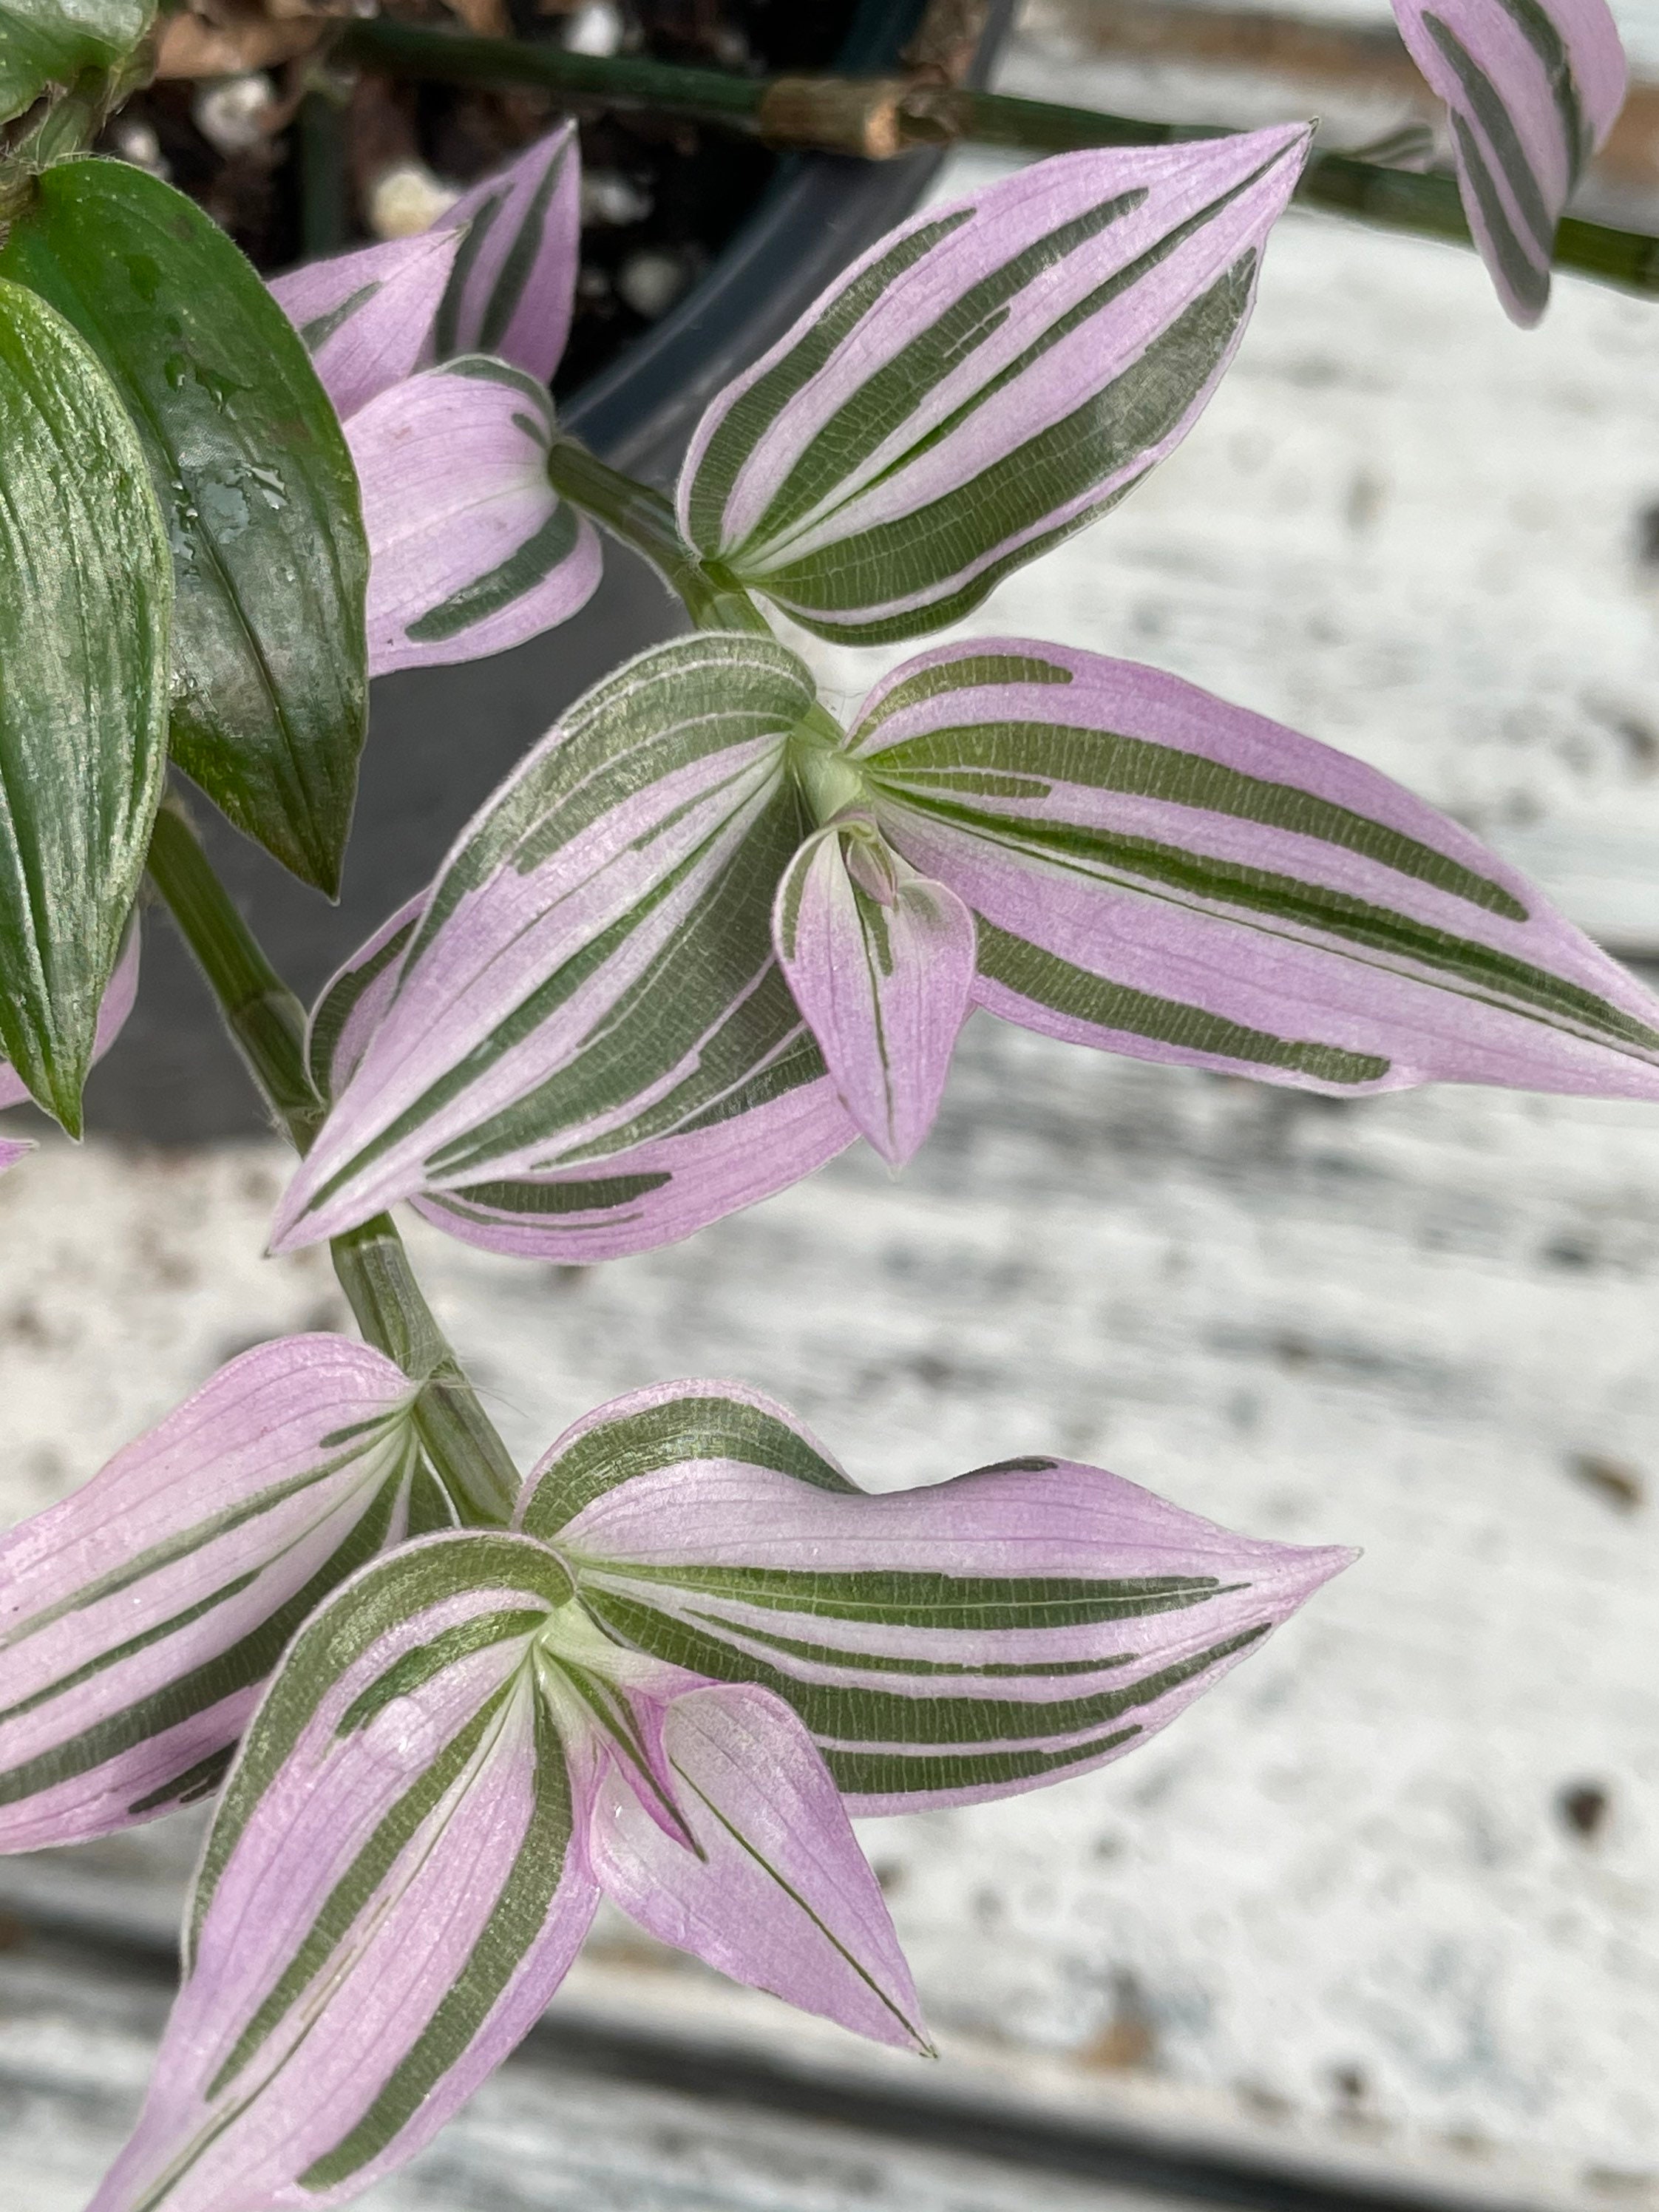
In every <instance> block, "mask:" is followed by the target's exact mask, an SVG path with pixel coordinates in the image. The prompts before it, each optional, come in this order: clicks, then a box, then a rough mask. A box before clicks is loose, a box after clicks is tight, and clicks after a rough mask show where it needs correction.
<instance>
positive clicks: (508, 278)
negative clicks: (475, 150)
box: [430, 123, 581, 385]
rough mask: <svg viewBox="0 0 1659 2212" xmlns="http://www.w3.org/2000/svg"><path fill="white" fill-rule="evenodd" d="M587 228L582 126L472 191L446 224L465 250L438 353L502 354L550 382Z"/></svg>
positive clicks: (542, 141)
mask: <svg viewBox="0 0 1659 2212" xmlns="http://www.w3.org/2000/svg"><path fill="white" fill-rule="evenodd" d="M580 222H581V163H580V153H579V150H578V147H577V143H576V126H575V125H574V123H566V124H563V125H561V127H560V128H559V129H558V130H556V131H550V133H549V134H548V136H547V137H544V138H538V140H537V141H536V142H535V143H534V144H533V145H532V146H530V147H529V148H527V149H526V151H525V152H524V153H523V154H521V155H520V156H519V157H518V159H517V160H516V161H513V162H510V163H509V164H508V165H507V167H506V168H504V169H501V170H499V171H497V172H496V173H495V175H493V176H489V177H486V178H484V179H483V180H482V181H481V182H480V183H478V184H476V185H473V186H472V187H471V190H470V191H465V192H464V193H463V194H462V195H461V197H460V198H459V200H457V201H456V203H455V204H454V206H453V208H451V209H450V210H448V212H447V215H446V216H444V217H443V223H444V228H445V230H446V231H447V232H448V233H449V234H452V235H454V236H457V237H459V240H460V250H459V253H458V254H457V256H456V258H455V262H454V265H453V270H452V272H451V274H450V277H449V281H448V284H447V288H446V289H445V291H444V295H443V297H442V299H441V301H440V302H439V304H438V308H437V312H436V314H435V318H434V319H433V325H432V333H431V339H430V343H431V346H432V349H433V356H434V357H435V359H437V360H439V361H445V360H447V359H449V358H451V357H452V356H454V355H456V354H465V353H488V354H496V355H499V356H501V359H503V360H505V361H509V362H513V365H514V366H515V367H516V368H521V369H523V370H524V371H525V372H526V374H527V375H529V376H532V377H533V378H534V379H535V380H536V381H537V382H538V384H543V385H544V384H546V383H547V382H548V381H549V380H550V378H551V376H552V374H553V372H554V370H555V369H556V368H557V367H558V365H559V357H560V356H561V355H562V353H563V351H564V343H565V339H566V337H568V334H569V330H570V313H571V307H572V305H573V303H574V298H575V287H576V270H577V264H578V261H579V258H580V247H581V233H580Z"/></svg>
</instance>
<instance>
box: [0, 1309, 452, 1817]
mask: <svg viewBox="0 0 1659 2212" xmlns="http://www.w3.org/2000/svg"><path fill="white" fill-rule="evenodd" d="M412 1395H413V1394H412V1389H411V1386H410V1383H409V1381H408V1379H407V1377H406V1376H404V1375H402V1374H401V1373H400V1372H399V1371H398V1369H397V1368H395V1367H394V1366H393V1365H392V1363H391V1361H390V1360H388V1359H386V1358H383V1357H382V1356H381V1355H380V1353H379V1352H374V1351H371V1350H370V1349H368V1347H367V1346H363V1345H359V1344H353V1343H350V1342H349V1341H348V1340H345V1339H343V1338H340V1337H332V1336H298V1337H289V1338H284V1339H282V1340H279V1341H276V1342H275V1343H271V1344H265V1345H260V1346H257V1347H256V1348H255V1349H254V1350H253V1351H252V1352H244V1353H243V1354H242V1355H241V1356H240V1358H236V1359H234V1360H232V1361H231V1362H230V1363H229V1364H228V1366H226V1367H223V1368H222V1369H221V1370H219V1372H218V1373H217V1374H216V1376H214V1377H213V1378H212V1380H211V1381H210V1382H209V1383H207V1384H205V1385H204V1388H203V1389H200V1390H199V1391H197V1394H196V1395H195V1396H194V1397H192V1398H190V1399H187V1400H186V1401H185V1403H184V1404H183V1405H182V1406H180V1407H178V1408H177V1409H176V1411H175V1412H173V1413H170V1414H169V1415H168V1416H167V1419H165V1420H164V1421H162V1422H161V1424H160V1425H159V1426H158V1427H156V1428H155V1429H152V1430H151V1431H149V1433H148V1434H147V1435H146V1436H143V1437H140V1438H139V1439H138V1440H137V1443H132V1444H129V1445H128V1446H127V1447H126V1448H125V1450H123V1451H120V1452H118V1453H117V1455H115V1457H114V1458H113V1459H112V1460H111V1461H110V1462H109V1463H108V1464H107V1466H106V1467H105V1468H103V1469H102V1470H101V1471H100V1473H99V1474H96V1475H94V1477H93V1478H92V1480H90V1481H89V1482H88V1483H86V1484H84V1485H83V1486H82V1488H81V1489H80V1490H78V1491H76V1492H74V1493H73V1494H72V1495H71V1496H70V1497H69V1498H65V1499H64V1500H63V1502H62V1503H61V1504H57V1505H53V1506H51V1507H49V1508H48V1509H47V1510H46V1511H45V1512H44V1513H40V1514H37V1515H35V1516H34V1517H33V1519H32V1520H28V1521H25V1522H22V1523H21V1525H20V1526H19V1527H18V1528H14V1529H13V1530H11V1531H10V1533H9V1534H8V1535H6V1536H5V1537H4V1538H3V1539H0V1682H3V1689H0V1848H3V1849H5V1850H33V1849H35V1848H37V1847H38V1846H40V1845H41V1844H58V1843H70V1842H76V1841H79V1840H81V1839H82V1838H86V1837H88V1836H95V1835H102V1834H106V1833H107V1832H109V1831H111V1830H112V1829H115V1828H119V1827H123V1826H126V1825H128V1824H129V1823H130V1822H131V1821H133V1820H141V1819H143V1818H145V1817H147V1816H148V1815H150V1814H155V1813H158V1812H162V1811H166V1810H167V1808H169V1807H171V1806H172V1805H174V1804H176V1803H179V1802H184V1801H185V1800H186V1799H188V1798H190V1797H191V1796H199V1795H200V1794H202V1793H203V1791H204V1790H207V1789H210V1788H211V1787H213V1786H214V1785H215V1784H216V1782H217V1780H218V1777H219V1775H220V1773H221V1772H222V1768H223V1764H224V1760H225V1758H226V1756H227V1755H228V1752H229V1750H230V1747H231V1746H232V1745H233V1744H234V1741H235V1739H236V1737H237V1735H238V1734H239V1733H240V1729H241V1727H242V1724H243V1723H244V1722H245V1720H246V1717H247V1715H248V1713H249V1711H251V1710H252V1705H253V1704H254V1701H255V1699H256V1698H257V1697H258V1690H259V1686H260V1684H261V1683H262V1682H263V1680H264V1677H265V1675H266V1674H268V1673H269V1672H270V1668H271V1667H272V1665H273V1664H274V1663H275V1662H276V1657H277V1655H278V1654H279V1653H280V1652H281V1650H282V1649H283V1644H285V1643H286V1642H287V1641H288V1638H289V1637H290V1636H291V1635H292V1634H293V1633H294V1632H295V1629H297V1628H298V1627H299V1626H300V1624H301V1622H302V1621H303V1620H305V1618H306V1617H307V1614H308V1613H310V1612H311V1610H312V1608H313V1607H314V1606H315V1605H316V1604H317V1603H318V1601H319V1600H320V1599H321V1598H322V1597H323V1596H324V1595H325V1594H326V1593H327V1592H328V1591H329V1590H330V1589H333V1588H334V1586H335V1585H336V1584H337V1583H339V1582H340V1581H342V1580H343V1578H344V1577H345V1576H346V1575H348V1574H349V1572H350V1571H352V1570H353V1569H354V1568H355V1567H356V1566H357V1565H360V1564H361V1563H362V1561H363V1560H364V1559H368V1557H370V1556H371V1555H372V1553H374V1551H376V1550H377V1549H378V1548H379V1547H380V1546H381V1545H382V1544H385V1543H387V1542H395V1541H398V1538H399V1537H400V1536H401V1535H402V1534H404V1530H405V1528H406V1527H407V1526H408V1522H409V1518H410V1488H411V1485H412V1484H413V1483H414V1482H415V1481H416V1477H417V1468H418V1455H417V1452H416V1445H415V1441H414V1431H413V1426H412V1423H411V1420H410V1405H411V1400H412ZM422 1490H423V1497H424V1493H425V1492H429V1491H430V1490H431V1485H430V1483H429V1482H428V1481H425V1480H424V1479H422ZM422 1510H423V1511H426V1510H429V1508H428V1506H427V1505H426V1504H423V1506H422Z"/></svg>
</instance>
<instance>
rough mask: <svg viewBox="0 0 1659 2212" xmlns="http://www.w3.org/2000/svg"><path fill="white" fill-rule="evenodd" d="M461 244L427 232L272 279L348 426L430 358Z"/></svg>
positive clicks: (449, 235) (455, 236)
mask: <svg viewBox="0 0 1659 2212" xmlns="http://www.w3.org/2000/svg"><path fill="white" fill-rule="evenodd" d="M460 245H461V234H460V233H459V231H453V230H428V231H422V233H421V234H419V236H417V237H415V238H396V239H392V240H390V241H389V242H388V243H387V244H386V245H384V246H364V247H362V250H361V251H360V252H356V253H339V254H336V255H335V256H334V257H333V258H332V259H331V260H328V261H308V262H307V263H306V264H305V265H304V266H303V267H302V268H299V269H295V270H290V271H289V274H288V275H287V276H278V277H276V279H275V280H274V281H273V283H272V284H271V287H270V289H271V291H272V293H273V294H274V295H276V304H277V306H278V307H281V309H282V311H283V313H284V314H285V315H286V316H287V317H288V319H289V322H291V323H292V324H293V325H294V327H295V330H297V331H299V333H300V336H301V338H302V339H303V340H304V342H305V347H306V350H307V353H308V354H309V355H310V356H311V361H312V366H313V368H315V370H316V372H317V374H318V376H319V378H320V379H321V381H322V386H323V389H324V391H325V392H327V394H328V396H329V398H331V400H332V401H333V403H334V411H335V413H336V414H337V416H339V418H340V420H341V421H342V422H347V421H349V419H350V417H351V416H354V415H355V414H356V412H357V410H358V409H359V408H361V407H365V406H367V405H368V402H369V401H370V400H371V399H374V398H378V397H379V396H380V393H381V392H385V391H386V390H388V389H389V388H390V387H391V386H392V385H394V384H398V383H400V382H401V381H402V380H403V379H404V377H406V376H412V375H413V374H415V371H416V368H418V367H419V366H420V365H421V362H422V359H423V358H425V357H426V356H428V354H429V352H430V346H431V336H432V325H433V319H434V318H435V316H436V314H437V312H438V307H439V303H440V302H441V301H442V299H443V297H444V294H445V290H446V289H447V286H448V283H449V279H450V273H451V271H452V270H453V267H454V265H455V256H456V253H457V252H458V251H459V247H460Z"/></svg>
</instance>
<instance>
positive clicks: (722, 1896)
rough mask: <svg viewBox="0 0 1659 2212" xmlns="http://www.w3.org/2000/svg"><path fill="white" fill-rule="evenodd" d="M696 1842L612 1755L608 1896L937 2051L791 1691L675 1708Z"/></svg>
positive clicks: (605, 1874)
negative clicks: (679, 1834) (682, 1840)
mask: <svg viewBox="0 0 1659 2212" xmlns="http://www.w3.org/2000/svg"><path fill="white" fill-rule="evenodd" d="M661 1726H662V1747H663V1754H664V1757H665V1761H666V1763H667V1765H668V1767H669V1769H670V1771H671V1776H672V1779H673V1783H674V1785H675V1788H676V1792H677V1796H678V1805H679V1808H680V1810H681V1812H682V1813H683V1814H684V1818H685V1820H686V1821H687V1824H688V1826H690V1831H691V1833H692V1836H693V1838H695V1841H696V1846H697V1848H696V1852H695V1853H694V1852H692V1851H690V1850H686V1849H685V1847H684V1845H683V1844H678V1843H676V1842H675V1841H673V1840H672V1838H670V1837H669V1836H668V1835H666V1834H665V1832H664V1831H663V1828H662V1826H661V1825H660V1823H659V1822H657V1821H655V1820H652V1818H651V1817H650V1815H649V1814H648V1813H647V1810H646V1808H645V1807H644V1805H643V1804H642V1803H641V1801H640V1798H639V1796H638V1795H637V1793H636V1792H635V1790H632V1789H630V1788H629V1784H628V1783H627V1781H626V1780H625V1779H624V1778H623V1774H622V1772H621V1771H620V1769H619V1768H618V1766H617V1765H616V1763H615V1762H614V1761H613V1762H612V1764H611V1767H610V1769H609V1771H608V1772H607V1773H606V1775H605V1779H604V1780H603V1781H602V1782H601V1784H600V1785H599V1794H598V1796H597V1799H596V1802H595V1806H594V1813H593V1820H592V1830H591V1842H590V1845H589V1850H590V1856H591V1859H592V1866H593V1870H594V1873H595V1874H596V1875H597V1876H598V1878H599V1881H600V1883H601V1885H602V1886H603V1887H604V1888H605V1892H606V1893H607V1894H608V1895H609V1896H610V1897H611V1898H612V1899H615V1901H616V1902H617V1904H618V1905H621V1907H622V1908H623V1911H624V1912H626V1913H627V1914H628V1915H629V1917H630V1918H631V1919H634V1920H636V1921H637V1922H638V1923H639V1924H640V1925H641V1927H642V1928H644V1929H647V1932H648V1933H649V1934H651V1935H653V1936H656V1937H657V1938H658V1939H659V1941H660V1942H665V1943H672V1944H674V1945H676V1946H677V1947H678V1948H679V1949H681V1950H683V1951H690V1952H692V1953H694V1954H696V1956H697V1957H698V1958H700V1959H702V1960H706V1961H707V1962H708V1965H710V1966H716V1967H718V1968H719V1969H720V1972H722V1973H724V1974H729V1975H730V1976H731V1977H732V1979H733V1980H734V1981H738V1982H744V1983H746V1984H748V1985H749V1986H750V1988H753V1989H762V1990H769V1991H770V1992H771V1994H772V1995H773V1996H778V1997H781V1998H782V1999H783V2000H784V2002H786V2003H787V2004H793V2005H795V2006H798V2007H799V2008H800V2009H801V2010H802V2011H804V2012H811V2013H817V2014H820V2015H823V2017H824V2018H826V2019H829V2020H833V2021H837V2022H838V2023H839V2024H840V2025H841V2026H842V2027H847V2028H850V2029H852V2030H853V2032H854V2033H855V2034H859V2035H866V2036H869V2037H871V2038H872V2039H874V2040H875V2041H876V2042H878V2043H887V2044H895V2045H898V2047H899V2048H900V2049H901V2050H909V2051H920V2052H922V2053H923V2054H924V2055H929V2054H931V2052H932V2049H933V2046H932V2045H931V2043H930V2042H929V2040H928V2038H927V2031H926V2030H925V2028H924V2027H922V2026H921V2002H920V2000H919V1999H918V1997H917V1996H916V1990H915V1983H914V1982H913V1981H912V1979H911V1977H910V1970H909V1968H908V1966H907V1965H906V1963H905V1960H904V1954H903V1953H902V1951H901V1949H900V1948H899V1942H898V1936H897V1934H896V1931H895V1929H894V1927H893V1923H892V1919H891V1916H890V1914H889V1912H888V1910H887V1905H886V1901H885V1899H884V1898H883V1896H882V1893H881V1890H880V1887H879V1886H878V1883H877V1881H876V1878H875V1875H873V1874H872V1872H871V1869H870V1865H869V1862H868V1861H867V1860H866V1857H865V1856H864V1853H863V1852H862V1851H861V1850H860V1848H859V1844H858V1839H857V1838H856V1837H855V1836H854V1833H853V1829H852V1824H851V1823H850V1822H849V1820H848V1818H847V1814H846V1813H845V1812H844V1810H843V1809H842V1802H841V1798H840V1796H839V1794H838V1792H837V1791H836V1785H835V1783H834V1782H833V1780H832V1779H831V1778H830V1775H829V1770H828V1769H827V1768H826V1766H825V1765H824V1763H823V1759H822V1757H821V1756H820V1754H819V1753H818V1751H817V1747H816V1746H815V1745H814V1744H813V1742H812V1740H811V1737H810V1736H809V1735H807V1733H806V1731H805V1729H804V1728H803V1727H802V1726H801V1724H800V1723H799V1720H797V1718H796V1717H795V1716H794V1714H793V1712H792V1711H790V1709H789V1707H788V1706H787V1705H786V1704H785V1703H784V1702H783V1700H782V1699H781V1698H775V1697H773V1696H771V1695H770V1694H769V1692H766V1691H765V1690H761V1689H756V1688H754V1687H752V1686H748V1685H738V1686H716V1685H712V1684H711V1685H709V1686H707V1687H703V1688H697V1689H692V1690H690V1691H687V1692H684V1694H682V1695H680V1696H678V1697H676V1698H674V1699H672V1700H671V1702H670V1703H669V1704H668V1705H667V1706H666V1708H665V1711H664V1713H663V1716H662V1723H661Z"/></svg>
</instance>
